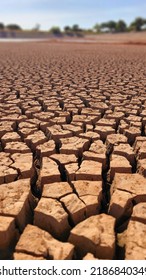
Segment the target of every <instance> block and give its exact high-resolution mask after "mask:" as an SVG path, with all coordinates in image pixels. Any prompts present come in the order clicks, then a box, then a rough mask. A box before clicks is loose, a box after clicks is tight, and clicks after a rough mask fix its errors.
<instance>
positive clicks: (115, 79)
mask: <svg viewBox="0 0 146 280" xmlns="http://www.w3.org/2000/svg"><path fill="white" fill-rule="evenodd" d="M0 62H1V63H0V162H1V164H0V259H9V260H10V259H13V260H28V259H30V260H31V259H32V260H33V259H36V260H46V259H54V260H70V259H73V260H76V259H109V260H111V259H114V260H117V259H126V260H129V259H146V242H145V235H146V71H145V69H146V47H145V46H142V45H141V46H136V45H133V46H132V45H120V44H119V45H114V44H102V45H100V44H79V43H73V44H70V43H63V42H62V43H61V44H59V43H47V42H45V43H43V42H39V43H29V42H27V43H3V44H1V45H0Z"/></svg>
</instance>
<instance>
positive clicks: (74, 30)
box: [72, 24, 80, 32]
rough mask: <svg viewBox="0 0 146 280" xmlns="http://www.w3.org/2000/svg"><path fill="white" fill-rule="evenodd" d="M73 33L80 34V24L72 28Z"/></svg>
mask: <svg viewBox="0 0 146 280" xmlns="http://www.w3.org/2000/svg"><path fill="white" fill-rule="evenodd" d="M72 31H73V32H78V31H80V28H79V25H78V24H74V25H73V26H72Z"/></svg>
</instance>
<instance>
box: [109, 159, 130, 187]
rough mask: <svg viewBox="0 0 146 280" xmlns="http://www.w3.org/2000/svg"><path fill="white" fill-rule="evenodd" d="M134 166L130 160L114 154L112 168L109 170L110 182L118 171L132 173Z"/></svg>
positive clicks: (111, 160)
mask: <svg viewBox="0 0 146 280" xmlns="http://www.w3.org/2000/svg"><path fill="white" fill-rule="evenodd" d="M131 172H132V167H131V165H130V163H129V161H128V160H127V159H126V158H125V157H123V156H119V155H112V156H111V159H110V170H109V173H108V175H109V180H110V182H111V181H112V180H113V179H114V176H115V174H116V173H131Z"/></svg>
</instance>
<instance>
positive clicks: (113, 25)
mask: <svg viewBox="0 0 146 280" xmlns="http://www.w3.org/2000/svg"><path fill="white" fill-rule="evenodd" d="M116 24H117V23H116V22H115V21H113V20H110V21H108V22H107V28H109V30H110V32H115V31H116Z"/></svg>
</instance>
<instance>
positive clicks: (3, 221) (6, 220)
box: [0, 216, 19, 260]
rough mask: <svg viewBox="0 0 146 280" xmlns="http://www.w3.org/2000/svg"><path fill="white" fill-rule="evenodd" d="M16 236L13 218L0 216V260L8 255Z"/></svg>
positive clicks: (16, 231)
mask: <svg viewBox="0 0 146 280" xmlns="http://www.w3.org/2000/svg"><path fill="white" fill-rule="evenodd" d="M18 236H19V234H18V230H17V229H16V225H15V218H13V217H5V216H0V260H2V259H6V258H7V257H9V254H10V250H11V247H13V244H15V243H16V241H17V238H18Z"/></svg>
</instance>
